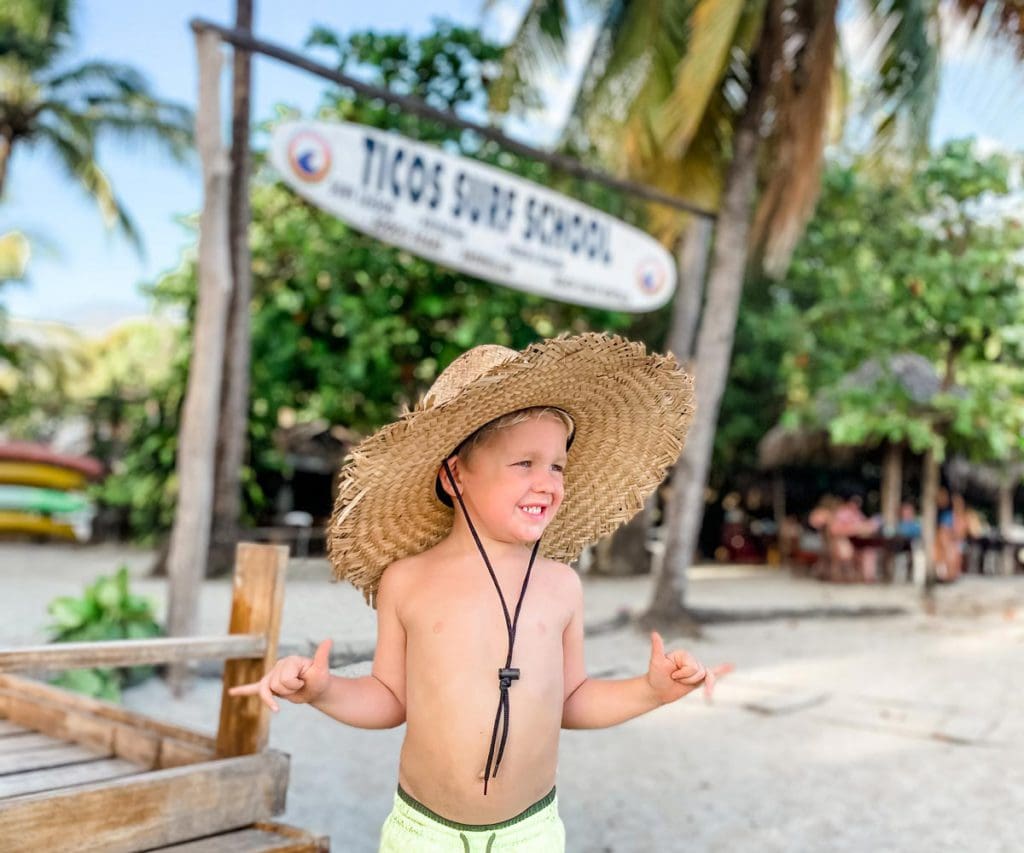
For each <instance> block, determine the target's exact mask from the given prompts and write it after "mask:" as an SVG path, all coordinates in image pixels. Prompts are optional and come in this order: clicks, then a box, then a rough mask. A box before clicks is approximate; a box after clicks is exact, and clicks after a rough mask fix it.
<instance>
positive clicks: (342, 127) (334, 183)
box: [271, 122, 676, 312]
mask: <svg viewBox="0 0 1024 853" xmlns="http://www.w3.org/2000/svg"><path fill="white" fill-rule="evenodd" d="M271 161H272V162H273V164H274V166H275V167H276V168H277V170H278V171H279V172H280V173H281V175H282V177H283V178H284V180H285V182H286V183H287V184H289V185H290V186H291V187H292V188H293V189H294V190H295V191H296V192H297V193H299V195H301V196H303V197H305V198H306V199H308V200H309V201H310V202H312V203H313V204H315V205H317V206H318V207H321V208H323V209H324V210H326V211H328V212H329V213H332V214H334V215H335V216H337V217H338V218H339V219H342V220H344V221H345V222H347V223H349V224H350V225H352V226H353V227H355V228H358V229H359V230H360V231H362V232H364V233H366V234H370V235H372V236H373V237H376V238H377V239H379V240H382V241H384V242H386V243H391V244H393V245H396V246H400V247H402V248H403V249H406V250H408V251H410V252H413V253H415V254H417V255H421V256H423V257H425V258H429V259H430V260H433V261H436V262H438V263H440V264H443V265H444V266H447V267H450V268H452V269H456V270H460V271H462V272H466V273H469V274H470V275H474V276H477V277H479V278H482V279H486V280H489V281H493V282H495V283H498V284H504V285H507V286H509V287H513V288H516V289H517V290H524V291H527V292H529V293H537V294H540V295H542V296H546V297H549V298H551V299H558V300H561V301H563V302H572V303H576V304H579V305H590V306H594V307H598V308H610V309H614V310H619V311H632V312H641V311H651V310H653V309H655V308H658V307H659V306H661V305H664V304H665V303H666V302H667V301H668V299H669V297H670V296H671V295H672V291H673V290H674V289H675V284H676V275H675V265H674V263H673V260H672V257H671V256H670V255H669V253H668V252H666V251H665V249H664V248H663V247H662V246H661V244H660V243H658V242H657V241H656V240H654V239H653V238H652V237H651V236H650V235H648V234H645V233H644V232H643V231H640V230H639V229H638V228H634V227H633V226H631V225H627V224H625V223H624V222H621V221H620V220H618V219H615V218H614V217H612V216H609V215H608V214H606V213H602V212H601V211H599V210H596V209H595V208H592V207H589V206H588V205H585V204H581V203H580V202H578V201H575V200H573V199H571V198H568V197H566V196H564V195H561V194H560V193H556V192H553V191H551V190H549V189H547V188H546V187H543V186H541V185H539V184H535V183H533V182H531V181H527V180H524V179H523V178H520V177H517V176H515V175H512V174H509V173H508V172H505V171H502V170H501V169H497V168H494V167H492V166H487V165H485V164H483V163H478V162H477V161H475V160H469V159H466V158H465V157H460V156H457V155H454V154H449V153H447V152H446V151H443V150H441V149H440V148H435V147H434V146H431V145H425V144H423V143H420V142H415V141H413V140H411V139H407V138H405V137H403V136H399V135H397V134H394V133H388V132H385V131H382V130H377V129H375V128H371V127H366V126H364V125H359V124H351V123H348V122H338V123H325V122H288V123H285V124H281V125H278V126H277V127H276V128H275V130H274V132H273V136H272V139H271Z"/></svg>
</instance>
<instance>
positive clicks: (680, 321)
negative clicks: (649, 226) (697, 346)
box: [665, 216, 712, 362]
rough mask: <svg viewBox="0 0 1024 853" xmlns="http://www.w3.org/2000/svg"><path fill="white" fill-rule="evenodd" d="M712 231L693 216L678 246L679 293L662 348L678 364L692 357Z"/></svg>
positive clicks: (701, 219)
mask: <svg viewBox="0 0 1024 853" xmlns="http://www.w3.org/2000/svg"><path fill="white" fill-rule="evenodd" d="M711 231H712V225H711V220H710V219H706V218H705V217H703V216H700V217H696V216H695V217H694V218H693V221H692V222H690V224H689V226H687V229H686V233H685V234H684V235H683V239H682V242H681V243H680V246H679V257H678V267H679V291H678V292H677V293H676V301H675V303H674V304H673V306H672V326H671V328H670V329H669V333H668V341H667V342H666V347H665V348H666V349H667V350H668V351H669V352H671V353H673V354H674V355H675V357H676V358H678V359H679V361H680V362H687V361H689V360H690V358H691V357H692V356H693V340H694V338H695V337H696V336H697V325H698V323H699V321H700V306H701V303H702V302H703V301H704V279H705V277H706V275H707V268H708V249H709V248H710V246H711Z"/></svg>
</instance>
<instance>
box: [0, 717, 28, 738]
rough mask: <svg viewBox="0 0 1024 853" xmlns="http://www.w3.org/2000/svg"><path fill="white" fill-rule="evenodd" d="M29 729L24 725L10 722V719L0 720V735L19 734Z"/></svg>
mask: <svg viewBox="0 0 1024 853" xmlns="http://www.w3.org/2000/svg"><path fill="white" fill-rule="evenodd" d="M30 731H32V730H31V729H27V728H25V727H24V726H19V725H16V724H15V723H12V722H10V720H0V737H7V736H8V735H20V734H22V733H24V732H30Z"/></svg>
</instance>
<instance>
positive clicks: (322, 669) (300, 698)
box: [228, 640, 331, 711]
mask: <svg viewBox="0 0 1024 853" xmlns="http://www.w3.org/2000/svg"><path fill="white" fill-rule="evenodd" d="M330 659H331V640H324V641H323V642H322V643H321V644H320V645H319V646H317V649H316V651H315V652H314V653H313V657H312V658H304V657H299V656H298V655H289V656H288V657H286V658H281V660H279V661H278V662H277V663H275V664H274V665H273V666H272V667H271V668H270V672H268V673H267V674H266V675H264V676H263V678H261V679H260V680H259V681H254V682H253V683H251V684H240V685H239V686H238V687H232V688H231V689H230V690H228V693H229V694H230V695H232V696H259V697H260V699H261V700H262V701H263V704H264V705H266V706H267V707H268V708H270V710H271V711H278V710H280V709H279V708H278V706H277V703H276V702H275V701H274V697H275V696H280V697H281V698H282V699H287V700H288V701H289V702H295V703H298V704H301V703H306V702H315V701H316V700H317V699H319V698H320V696H321V695H322V694H323V692H324V691H325V690H326V689H327V685H328V683H329V682H330V680H331V673H330Z"/></svg>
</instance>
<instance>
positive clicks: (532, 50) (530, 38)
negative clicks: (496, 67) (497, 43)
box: [488, 0, 569, 113]
mask: <svg viewBox="0 0 1024 853" xmlns="http://www.w3.org/2000/svg"><path fill="white" fill-rule="evenodd" d="M568 22H569V13H568V9H567V8H566V4H565V0H530V5H529V6H528V7H527V9H526V13H525V14H524V15H523V19H522V20H521V21H520V23H519V28H518V29H517V30H516V33H515V35H514V36H513V37H512V40H511V41H510V42H509V44H508V47H506V48H505V54H504V56H503V57H502V62H501V71H500V73H499V74H498V77H497V79H496V80H495V81H494V83H493V84H492V85H491V87H490V91H489V93H488V102H489V103H488V106H489V108H490V109H491V110H492V111H494V112H499V113H504V112H508V110H509V109H511V107H512V106H513V104H514V103H515V102H516V99H517V97H518V95H519V93H520V92H521V91H522V89H523V88H524V87H525V86H529V85H530V84H532V83H534V82H535V81H536V79H537V76H538V74H539V73H540V71H541V70H542V69H543V68H546V67H549V66H551V65H560V64H562V63H564V61H565V47H566V28H567V26H568Z"/></svg>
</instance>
